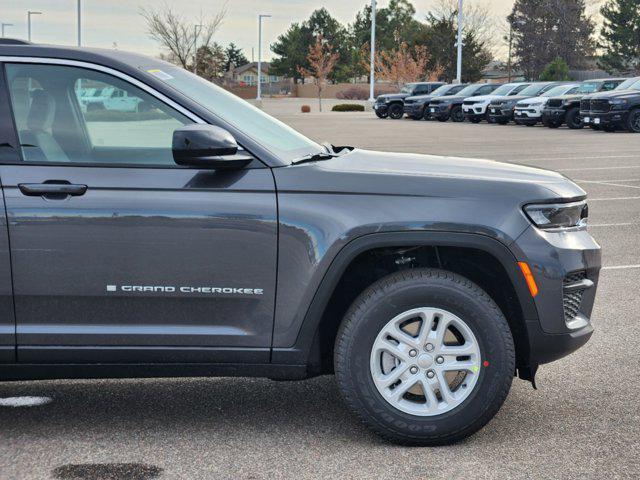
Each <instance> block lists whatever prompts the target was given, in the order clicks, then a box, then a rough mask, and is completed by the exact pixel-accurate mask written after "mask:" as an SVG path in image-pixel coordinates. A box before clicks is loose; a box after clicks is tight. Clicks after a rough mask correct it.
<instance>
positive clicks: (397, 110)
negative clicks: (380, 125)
mask: <svg viewBox="0 0 640 480" xmlns="http://www.w3.org/2000/svg"><path fill="white" fill-rule="evenodd" d="M442 85H444V83H443V82H417V83H407V84H406V85H405V86H404V87H402V90H400V92H398V93H387V94H384V95H378V97H377V98H376V101H375V103H374V104H373V111H374V112H375V114H376V116H377V117H378V118H387V117H389V118H392V119H394V120H399V119H401V118H402V117H403V116H404V99H405V98H407V97H415V96H416V95H429V94H430V93H431V92H433V91H434V90H436V89H437V88H440V87H441V86H442Z"/></svg>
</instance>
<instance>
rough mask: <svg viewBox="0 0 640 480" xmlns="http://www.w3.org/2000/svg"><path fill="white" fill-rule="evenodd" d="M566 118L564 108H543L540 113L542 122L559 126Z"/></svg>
mask: <svg viewBox="0 0 640 480" xmlns="http://www.w3.org/2000/svg"><path fill="white" fill-rule="evenodd" d="M566 116H567V111H566V110H565V109H564V108H545V109H544V110H543V111H542V122H543V123H554V124H560V123H564V120H565V117H566Z"/></svg>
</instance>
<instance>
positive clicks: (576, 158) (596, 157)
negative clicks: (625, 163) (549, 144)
mask: <svg viewBox="0 0 640 480" xmlns="http://www.w3.org/2000/svg"><path fill="white" fill-rule="evenodd" d="M601 158H638V155H637V154H635V155H599V156H595V157H537V158H517V159H516V160H517V161H518V162H533V161H542V162H544V161H554V160H598V159H601Z"/></svg>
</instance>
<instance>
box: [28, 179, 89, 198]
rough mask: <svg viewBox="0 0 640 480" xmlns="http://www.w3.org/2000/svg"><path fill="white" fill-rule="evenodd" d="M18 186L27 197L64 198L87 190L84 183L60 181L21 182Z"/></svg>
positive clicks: (75, 195)
mask: <svg viewBox="0 0 640 480" xmlns="http://www.w3.org/2000/svg"><path fill="white" fill-rule="evenodd" d="M18 188H19V189H20V191H21V192H22V194H23V195H27V196H29V197H40V196H44V197H49V196H50V197H51V198H55V199H60V198H66V197H68V196H72V197H77V196H80V195H84V194H85V192H86V191H87V186H86V185H79V184H73V183H69V182H66V181H64V182H60V181H46V182H44V183H21V184H19V185H18Z"/></svg>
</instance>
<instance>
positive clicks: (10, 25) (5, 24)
mask: <svg viewBox="0 0 640 480" xmlns="http://www.w3.org/2000/svg"><path fill="white" fill-rule="evenodd" d="M4 27H13V23H4V22H2V38H4Z"/></svg>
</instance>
